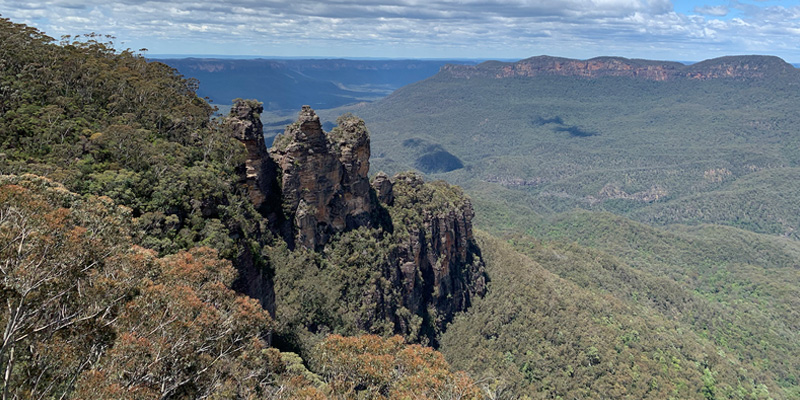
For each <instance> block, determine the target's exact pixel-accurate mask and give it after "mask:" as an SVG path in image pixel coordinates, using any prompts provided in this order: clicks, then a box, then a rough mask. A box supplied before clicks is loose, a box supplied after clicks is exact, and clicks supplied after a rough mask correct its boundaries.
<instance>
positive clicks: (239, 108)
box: [225, 100, 275, 211]
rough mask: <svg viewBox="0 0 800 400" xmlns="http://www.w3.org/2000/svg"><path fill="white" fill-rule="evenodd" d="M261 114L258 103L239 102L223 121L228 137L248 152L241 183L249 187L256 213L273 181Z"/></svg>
mask: <svg viewBox="0 0 800 400" xmlns="http://www.w3.org/2000/svg"><path fill="white" fill-rule="evenodd" d="M263 111H264V107H263V106H262V105H261V103H259V102H257V101H254V100H242V101H238V102H236V104H234V105H233V107H231V111H230V115H229V116H228V118H227V119H226V120H225V124H226V125H227V128H228V130H229V131H230V134H231V135H232V136H233V138H235V139H237V140H239V141H240V142H242V143H243V144H244V145H245V148H246V149H247V159H246V160H245V165H244V167H245V171H244V176H243V178H244V179H243V181H244V183H245V184H246V185H247V187H248V192H247V193H248V196H249V197H250V200H251V201H252V202H253V205H254V206H255V207H256V209H257V210H259V211H263V210H264V207H265V203H266V201H267V197H268V196H270V194H271V190H270V189H271V188H270V186H271V185H272V183H273V181H274V179H275V168H274V166H272V165H270V158H269V156H268V154H267V147H266V145H265V143H264V133H263V132H264V126H263V125H262V124H261V116H260V114H261V113H262V112H263Z"/></svg>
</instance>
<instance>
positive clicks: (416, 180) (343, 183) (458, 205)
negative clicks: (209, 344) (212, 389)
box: [226, 102, 486, 343]
mask: <svg viewBox="0 0 800 400" xmlns="http://www.w3.org/2000/svg"><path fill="white" fill-rule="evenodd" d="M259 112H260V107H258V105H257V104H256V103H254V102H239V103H237V104H236V105H234V107H233V109H232V110H231V116H230V117H228V119H227V122H226V123H227V124H228V126H230V131H231V134H232V136H233V137H235V138H236V139H238V140H239V141H241V142H242V143H243V144H244V145H245V146H246V148H247V150H248V157H247V161H246V165H245V167H246V168H244V170H245V172H244V173H243V185H244V187H245V188H246V189H247V191H248V194H249V197H250V199H251V200H252V201H253V202H254V204H256V205H257V208H258V209H259V211H260V212H261V213H262V214H263V216H264V217H265V220H267V221H269V222H268V224H269V225H270V226H269V229H270V230H271V231H272V232H273V233H277V234H278V235H277V236H278V237H279V238H282V239H283V240H285V241H286V243H287V244H288V248H289V249H290V250H291V249H295V250H294V251H295V252H297V253H296V254H295V255H291V254H290V255H286V254H283V255H281V254H279V252H278V253H274V254H273V255H272V256H268V258H269V257H272V260H273V262H274V263H279V264H277V265H273V266H272V269H274V271H275V282H276V291H277V296H278V299H277V300H276V301H277V303H278V314H279V315H277V318H278V319H280V318H281V315H280V310H281V301H282V299H281V296H283V297H284V298H289V297H291V296H294V295H295V294H296V293H298V292H301V293H304V296H311V297H315V296H316V297H317V298H326V299H327V300H325V301H326V302H328V301H333V302H334V303H335V302H339V303H348V302H351V303H352V302H357V306H355V305H353V304H341V305H340V306H337V307H336V308H341V310H349V311H340V313H343V314H348V313H349V314H352V315H351V317H343V316H342V315H337V316H332V317H331V318H320V319H322V320H326V319H329V320H333V321H335V320H338V321H340V322H338V324H344V325H347V324H349V325H348V326H349V327H346V328H344V329H360V330H365V331H373V332H377V331H381V332H384V333H401V334H406V335H407V336H408V337H410V338H414V339H421V338H426V340H429V341H430V343H435V340H436V337H437V335H438V333H440V332H441V331H442V330H443V329H444V326H445V325H446V324H447V323H448V322H449V321H451V320H452V318H453V317H454V315H455V314H456V313H457V312H459V311H464V310H466V308H467V307H469V306H470V304H471V302H472V300H473V299H474V297H475V296H482V295H483V294H484V293H485V291H486V274H485V271H484V265H483V261H482V260H481V258H480V250H479V249H478V247H477V245H476V244H475V240H474V239H473V237H472V217H473V210H472V205H471V203H470V201H469V199H468V198H467V197H466V196H465V195H464V194H463V192H462V191H461V190H460V189H459V188H457V187H455V186H451V185H448V184H446V183H444V182H432V183H426V182H423V180H422V178H421V177H419V176H418V175H416V174H412V173H407V174H400V175H397V176H395V177H393V178H389V177H388V176H387V175H385V174H383V173H379V174H377V175H376V176H375V178H374V179H373V180H372V182H371V183H370V181H369V179H368V174H369V156H370V148H369V146H370V141H369V133H368V131H367V128H366V126H365V124H364V121H363V120H361V119H359V118H356V117H354V116H352V115H349V114H347V115H344V116H342V117H340V118H339V119H338V120H337V123H338V126H336V127H335V128H333V129H332V130H331V131H330V132H325V131H323V129H322V126H321V124H320V120H319V117H317V115H316V114H315V113H314V110H312V109H311V108H310V107H308V106H304V107H303V109H302V111H301V112H300V114H299V116H298V120H297V121H296V122H295V123H293V124H291V125H289V126H288V127H287V128H286V130H285V132H284V134H282V135H279V136H278V137H277V138H276V139H275V142H274V144H273V146H272V147H271V148H270V149H269V151H267V150H266V148H265V147H264V142H263V139H261V138H260V137H258V136H259V135H256V133H257V132H259V129H260V126H261V125H260V123H259V122H258V121H257V114H258V113H259ZM348 233H350V236H347V238H346V239H341V238H342V237H343V236H342V235H348ZM354 238H355V239H354ZM354 240H366V241H369V242H371V243H373V245H370V246H374V248H372V249H371V250H368V251H367V250H364V247H363V246H362V245H357V244H354V243H353V241H354ZM359 249H361V250H359ZM276 251H277V250H276ZM365 251H367V253H369V254H366V256H367V258H369V259H370V260H371V261H370V262H369V263H362V262H360V261H358V260H362V259H364V257H365V253H364V252H365ZM351 252H352V253H351ZM297 257H305V258H304V259H306V260H307V261H303V262H297V260H298V258H297ZM281 263H282V264H281ZM244 264H245V265H247V263H244ZM284 264H285V265H284ZM364 264H366V265H364ZM286 268H289V269H288V270H287V269H286ZM297 268H305V269H306V270H304V271H298V270H297ZM265 270H269V268H267V269H265ZM344 271H348V272H344ZM257 272H258V271H257V269H256V268H245V270H244V271H241V275H240V276H241V277H242V280H243V287H245V289H246V290H245V292H246V293H248V294H251V295H253V294H254V293H259V294H260V295H262V297H263V296H264V294H263V292H264V288H265V287H267V286H269V285H271V282H272V281H271V276H269V273H266V272H264V273H262V274H261V275H259V274H258V273H257ZM281 274H285V275H286V276H285V277H284V276H282V275H281ZM320 279H321V280H322V281H320ZM265 282H267V283H265ZM304 282H307V283H304ZM320 282H325V283H330V282H335V285H334V286H336V285H340V286H337V287H339V288H338V289H335V290H333V291H331V290H332V289H331V288H330V287H327V288H326V287H325V285H324V284H320ZM315 293H316V294H315ZM332 297H333V298H332ZM287 306H288V307H290V308H291V307H294V306H292V305H289V304H287ZM308 307H311V308H310V309H308V310H304V311H303V312H301V313H300V315H307V314H314V313H320V312H322V311H320V310H319V309H315V307H317V306H314V305H309V306H308ZM295 308H296V307H295ZM354 309H355V310H357V311H352V310H354ZM348 318H349V321H350V322H343V321H345V320H348ZM340 328H342V326H328V327H327V328H323V327H321V326H320V324H319V323H318V322H315V323H314V324H312V325H308V326H306V329H308V330H309V331H317V330H320V329H322V330H325V329H329V330H330V329H333V330H335V329H340ZM387 329H388V330H387Z"/></svg>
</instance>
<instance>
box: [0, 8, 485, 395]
mask: <svg viewBox="0 0 800 400" xmlns="http://www.w3.org/2000/svg"><path fill="white" fill-rule="evenodd" d="M103 40H105V38H103V37H100V36H96V35H88V36H83V37H77V38H67V39H65V40H64V41H62V42H61V43H55V42H54V41H53V39H51V38H49V37H47V36H46V35H44V34H43V33H41V32H39V31H37V30H35V29H33V28H30V27H27V26H24V25H20V24H14V23H12V22H10V21H9V20H7V19H0V60H2V63H0V94H2V96H1V97H0V112H2V116H0V265H2V267H0V300H2V303H3V304H4V307H3V308H2V311H0V326H2V331H3V341H2V347H0V370H2V371H3V373H2V378H0V379H1V380H0V391H1V392H2V394H3V398H19V399H27V398H84V399H85V398H103V399H111V398H114V399H126V398H130V399H134V398H135V399H149V398H154V399H155V398H159V399H191V398H208V397H211V398H232V399H246V398H276V399H280V398H285V399H290V398H292V399H294V398H309V399H323V398H352V397H362V398H377V399H379V398H408V397H422V398H436V397H446V398H480V397H481V393H482V392H481V390H480V389H479V388H478V387H477V386H476V385H475V384H474V382H473V381H472V380H471V379H470V378H468V377H467V376H465V375H463V374H461V373H454V372H452V371H451V370H450V368H449V365H448V364H447V362H446V361H444V359H443V357H442V356H441V354H439V353H438V352H436V351H435V350H433V349H430V348H426V347H422V346H420V345H416V344H415V345H408V344H406V341H407V340H414V339H419V338H421V337H423V336H424V335H419V332H420V331H421V330H423V329H426V331H425V332H424V333H425V334H429V335H430V336H431V337H434V338H435V337H436V335H437V334H438V331H435V330H434V329H437V328H438V329H441V327H442V324H441V322H442V320H441V319H437V318H436V316H437V315H438V314H437V313H436V309H437V307H439V306H442V309H445V310H446V308H444V307H443V306H444V305H446V304H449V302H448V301H447V300H442V301H440V304H436V305H434V307H433V309H431V310H429V309H428V308H427V304H428V303H427V302H428V301H432V300H431V299H433V300H436V299H438V297H437V296H436V295H434V294H433V293H429V292H427V291H426V290H425V289H426V288H427V289H430V288H431V287H430V286H425V287H424V288H419V289H418V294H419V295H420V296H421V297H420V298H419V299H418V300H419V305H420V308H419V309H414V310H411V311H409V310H408V309H404V310H405V311H404V313H405V314H403V315H402V316H398V318H394V316H393V315H388V316H384V315H378V316H374V315H372V314H371V313H372V312H373V311H376V310H378V311H380V310H385V309H388V310H394V309H396V308H401V306H402V304H400V303H391V304H385V303H382V302H381V303H379V304H376V303H375V302H366V305H362V306H361V307H360V308H359V306H357V305H355V304H339V305H337V306H342V307H344V306H350V307H351V308H353V309H354V311H353V315H367V316H370V318H369V319H364V320H357V321H356V323H350V322H351V321H352V319H350V318H346V319H344V320H333V321H329V320H324V321H323V320H321V319H319V318H318V316H319V315H321V314H322V313H323V312H326V311H327V309H326V308H324V307H323V306H324V305H322V304H314V303H313V302H312V303H311V304H309V303H307V302H305V301H304V300H303V299H298V300H297V302H296V303H294V302H292V299H293V297H292V296H298V290H300V289H301V288H302V286H300V284H301V283H304V282H295V281H294V280H292V279H289V278H288V276H287V275H286V274H290V273H295V272H296V271H293V270H292V269H291V266H292V265H295V264H293V263H296V262H298V261H299V260H302V259H303V258H302V257H314V258H315V260H316V261H317V262H318V264H317V266H318V267H320V268H321V269H324V272H325V273H326V274H329V276H335V277H337V278H338V280H337V281H336V282H337V283H339V284H340V286H334V287H326V288H325V289H326V291H325V292H322V293H324V294H325V295H339V296H342V298H341V299H340V300H341V301H347V300H348V299H349V298H350V297H351V296H355V294H356V293H363V292H364V291H368V290H373V288H374V287H376V286H377V287H378V288H380V287H381V286H380V285H381V284H382V282H383V281H382V278H383V277H384V276H391V273H392V271H393V270H391V269H390V268H391V267H393V266H394V265H392V264H389V265H386V264H380V265H375V264H371V263H369V261H370V260H369V259H366V260H365V261H364V262H363V263H359V264H351V261H352V260H353V258H354V257H357V256H360V255H361V253H360V251H361V250H362V249H364V248H365V246H366V247H369V246H372V245H374V244H375V241H376V240H380V239H382V238H383V237H384V236H383V231H381V230H380V229H379V228H378V227H377V226H376V227H375V229H370V227H371V226H370V227H368V226H365V227H362V229H361V230H358V231H354V232H353V235H355V236H353V238H352V239H351V240H350V241H348V240H344V239H342V240H339V238H338V237H335V238H331V240H330V245H331V246H336V250H335V251H334V254H332V255H329V254H327V253H324V252H321V251H320V252H314V251H313V250H315V249H313V248H312V249H304V248H295V246H294V245H290V244H289V243H287V242H284V241H283V238H282V237H281V236H280V229H281V228H280V227H279V226H277V225H276V221H273V220H270V216H273V215H275V214H276V213H281V212H282V211H281V210H282V204H281V203H280V202H279V203H277V204H275V205H274V206H275V207H277V208H275V209H272V208H267V209H262V208H260V209H256V204H258V203H256V202H254V201H253V199H254V198H258V193H255V192H254V190H252V189H251V188H252V187H251V186H248V182H249V181H248V176H249V175H248V171H249V168H252V166H251V165H250V164H249V163H250V162H252V160H251V159H248V156H249V152H248V150H250V149H252V147H248V146H247V144H246V143H243V142H242V141H241V140H237V139H235V138H238V139H245V138H242V137H240V136H237V133H242V132H241V131H240V129H242V127H246V126H247V125H246V122H248V121H242V120H241V119H238V118H239V117H240V115H238V114H234V115H231V116H230V117H229V118H226V119H223V120H211V119H210V116H211V114H212V113H213V111H214V110H213V109H212V107H210V106H209V105H208V104H207V103H206V102H205V101H204V100H202V99H200V98H198V97H197V96H196V94H195V89H196V82H195V81H192V80H187V79H184V78H183V77H182V76H180V75H178V74H177V73H176V71H175V70H173V69H171V68H169V67H167V66H166V65H164V64H161V63H149V62H147V61H146V60H145V59H143V58H142V57H141V56H138V55H136V54H134V53H132V52H130V51H117V50H115V49H114V48H112V47H110V45H109V44H107V43H103V42H102V41H103ZM241 103H242V104H244V105H258V103H257V102H255V101H249V102H241ZM251 116H252V115H251ZM256 117H257V116H256ZM346 121H350V122H352V124H353V125H352V126H355V127H362V128H363V121H360V120H357V119H355V118H354V117H353V118H348V119H346ZM259 127H260V124H259ZM359 132H360V134H364V135H365V134H366V131H365V130H363V131H359ZM337 133H338V134H339V135H340V136H336V137H337V138H339V139H341V140H347V138H348V137H349V136H348V134H350V133H354V132H350V131H344V132H342V131H337ZM259 135H260V132H259ZM326 135H327V134H326ZM367 144H368V141H367ZM261 146H262V147H263V146H264V143H263V138H262V140H261ZM260 150H261V152H262V153H266V150H267V149H266V148H265V147H264V148H261V149H260ZM367 154H368V153H367ZM263 161H264V162H265V164H268V160H263ZM365 171H366V169H365ZM364 179H366V177H364ZM389 182H391V181H389ZM415 182H417V184H416V186H415V188H416V189H415V190H418V191H421V192H423V193H427V194H428V195H429V196H432V197H433V198H436V197H437V196H438V195H437V193H440V192H441V193H455V194H456V195H459V194H460V193H459V192H453V189H452V188H449V186H442V185H435V186H429V185H428V184H425V183H423V182H422V181H421V180H416V181H415ZM334 183H337V182H334ZM339 183H340V182H339ZM339 183H337V184H339ZM267 187H272V185H267ZM401 187H402V184H400V186H398V195H397V197H396V198H397V199H398V200H397V201H398V204H397V205H396V206H395V207H394V208H393V209H391V210H389V211H386V210H385V209H383V208H381V209H382V210H384V213H383V214H380V215H381V216H383V217H384V218H385V219H388V220H387V222H386V224H384V225H385V226H387V227H388V226H392V227H396V230H397V232H398V233H397V234H398V235H401V234H406V235H410V234H418V235H420V237H421V238H423V241H422V244H426V243H427V242H425V241H424V238H425V237H426V233H425V232H426V231H425V228H424V227H422V226H421V225H420V224H421V223H422V222H423V220H424V219H423V216H421V215H419V214H418V212H421V211H422V210H424V209H425V207H426V206H427V207H432V208H431V209H435V208H436V207H443V208H442V209H440V210H441V212H444V213H450V212H451V210H450V209H449V208H448V207H450V206H451V205H453V204H459V203H458V202H459V201H464V200H463V197H460V198H461V199H462V200H459V198H458V197H457V198H452V197H451V198H449V199H450V200H449V201H450V203H447V202H445V203H438V204H427V203H425V202H424V201H423V202H415V204H413V205H410V204H406V203H404V202H403V200H402V199H403V198H404V195H403V194H402V193H403V191H402V190H400V188H401ZM367 189H368V190H369V192H368V193H369V194H371V195H372V196H373V197H376V195H375V194H374V193H375V192H374V191H372V189H371V188H370V186H369V183H367ZM413 192H414V190H411V193H413ZM284 194H285V193H284V192H283V191H280V192H276V193H274V195H275V196H279V197H280V196H283V195H284ZM286 212H287V213H289V214H291V213H293V211H292V212H290V211H286ZM437 215H438V214H436V213H434V214H432V215H427V216H425V218H436V217H437ZM376 217H377V216H376ZM403 218H407V219H408V220H405V219H403ZM392 220H394V221H396V222H395V223H391V222H388V221H392ZM288 229H289V231H290V232H294V230H295V229H298V227H297V226H295V225H290V226H289V227H288ZM387 234H388V232H387ZM427 236H428V237H430V234H427ZM362 237H363V238H364V240H363V241H362V240H360V239H361V238H362ZM370 240H372V241H371V242H370ZM387 240H388V239H387ZM465 240H466V239H465ZM351 242H352V243H351ZM433 243H436V242H435V240H434V241H433ZM467 243H471V242H470V241H467ZM417 249H418V250H419V249H422V250H426V249H427V248H426V247H424V246H423V247H421V248H420V247H418V248H417ZM295 251H297V252H298V253H297V254H298V255H295V253H294V252H295ZM278 253H280V255H281V257H282V258H281V257H278V255H277V254H278ZM434 254H435V253H434ZM400 256H402V254H398V255H397V257H400ZM391 260H395V258H391ZM453 265H454V266H453V268H454V270H453V272H454V274H455V273H456V268H457V267H456V265H459V266H460V265H461V264H456V261H454V264H453ZM476 265H477V264H476ZM411 266H415V264H413V263H411ZM438 266H442V264H438ZM381 268H387V270H386V271H384V270H382V269H381ZM287 270H288V272H287ZM407 272H408V273H410V274H411V275H412V277H413V275H414V273H422V272H421V271H417V270H416V269H414V268H407ZM309 278H310V277H309ZM275 281H278V290H279V294H280V295H281V296H283V297H279V298H278V299H276V298H275V289H276V288H275V285H274V282H275ZM442 282H445V280H444V279H443V280H442ZM443 284H444V283H443ZM389 289H390V290H391V288H389ZM306 293H308V292H306ZM440 293H442V294H446V292H444V291H440ZM378 294H381V293H380V292H379V293H378ZM450 294H452V293H450ZM426 296H427V297H426ZM411 298H413V297H411ZM325 300H326V301H328V300H333V301H336V300H337V299H336V298H331V299H327V298H326V299H325ZM379 300H382V299H381V298H380V297H379V298H377V299H376V300H375V301H376V302H377V301H379ZM276 301H277V302H278V303H279V308H280V311H281V312H280V313H278V314H272V315H271V314H270V312H274V309H275V304H276ZM284 305H286V307H294V306H296V307H300V311H301V314H300V315H299V318H300V320H301V321H307V322H306V323H295V322H296V320H295V319H294V318H295V316H297V315H298V314H290V313H283V312H282V311H283V308H284ZM368 305H372V306H373V308H372V309H369V308H367V306H368ZM456 309H457V308H456ZM450 312H451V313H452V312H453V311H452V310H450ZM450 317H452V314H450ZM425 318H428V320H427V321H426V320H425ZM441 318H444V317H441ZM403 321H416V323H415V324H414V325H413V327H415V329H416V330H412V326H411V325H404V326H400V325H395V323H396V324H400V323H401V322H403ZM373 325H374V328H373ZM412 331H413V332H414V333H413V334H412ZM370 332H380V333H383V334H384V335H385V336H384V337H378V336H370V335H366V334H367V333H370ZM334 333H347V334H350V335H352V336H349V337H344V336H341V335H336V334H334ZM393 333H402V334H405V336H406V338H407V339H404V338H403V337H400V336H393V337H389V336H390V335H392V334H393ZM273 335H274V336H275V337H276V338H277V339H280V340H273ZM288 338H299V339H297V340H293V341H291V342H290V341H289V340H288ZM281 341H282V342H283V343H284V346H282V347H280V348H279V347H273V345H274V343H276V342H281ZM290 344H291V346H290ZM287 350H297V351H300V352H301V353H300V354H299V355H298V354H295V353H292V352H288V351H287Z"/></svg>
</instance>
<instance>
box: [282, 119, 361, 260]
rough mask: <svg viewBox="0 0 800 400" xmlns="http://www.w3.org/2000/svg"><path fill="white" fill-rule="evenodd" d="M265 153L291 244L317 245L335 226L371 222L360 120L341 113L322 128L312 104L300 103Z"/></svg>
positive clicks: (325, 240) (342, 227)
mask: <svg viewBox="0 0 800 400" xmlns="http://www.w3.org/2000/svg"><path fill="white" fill-rule="evenodd" d="M269 156H270V158H271V159H272V160H273V161H274V162H275V163H276V164H277V166H278V168H279V174H280V177H279V182H280V184H279V185H280V189H281V193H282V198H283V207H284V212H285V213H286V214H288V215H290V216H293V218H292V219H293V226H294V230H295V231H294V232H295V234H294V240H295V245H299V246H303V247H306V248H309V249H316V250H319V249H321V248H322V246H324V245H325V244H326V243H328V241H329V240H330V238H331V236H332V235H334V234H336V233H338V232H342V231H344V230H349V229H355V228H358V227H361V226H368V225H370V214H371V213H372V210H373V203H372V201H371V200H370V185H369V180H368V178H367V173H368V172H369V134H368V133H367V129H366V127H365V126H364V122H363V121H361V120H360V119H357V118H355V117H353V118H348V117H344V118H340V119H339V126H338V127H336V128H334V129H333V131H332V132H331V133H325V132H324V131H323V130H322V126H321V124H320V122H319V117H318V116H317V115H316V114H315V113H314V110H312V109H311V108H310V107H308V106H304V107H303V110H302V111H301V112H300V116H299V118H298V120H297V122H295V123H293V124H291V125H289V126H288V127H287V128H286V131H285V132H284V134H283V135H281V136H278V137H277V138H276V139H275V144H274V145H273V147H272V148H270V150H269Z"/></svg>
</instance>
